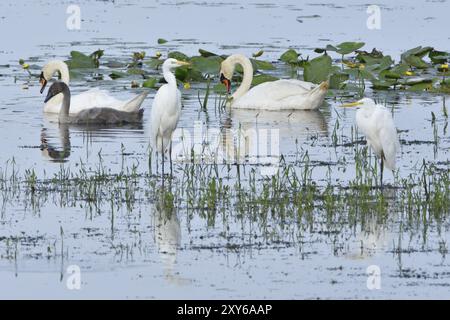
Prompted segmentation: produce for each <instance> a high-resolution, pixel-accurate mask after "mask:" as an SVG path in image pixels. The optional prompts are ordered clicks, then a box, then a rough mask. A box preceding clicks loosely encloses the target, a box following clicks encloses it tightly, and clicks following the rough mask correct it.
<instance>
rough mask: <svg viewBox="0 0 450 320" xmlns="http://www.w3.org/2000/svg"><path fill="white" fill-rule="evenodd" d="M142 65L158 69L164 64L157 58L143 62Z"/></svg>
mask: <svg viewBox="0 0 450 320" xmlns="http://www.w3.org/2000/svg"><path fill="white" fill-rule="evenodd" d="M144 63H145V64H146V65H148V66H149V67H150V68H152V69H158V68H159V67H160V66H161V65H162V64H163V63H164V61H163V60H160V59H157V58H152V59H150V60H148V61H145V62H144Z"/></svg>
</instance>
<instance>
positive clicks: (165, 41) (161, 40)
mask: <svg viewBox="0 0 450 320" xmlns="http://www.w3.org/2000/svg"><path fill="white" fill-rule="evenodd" d="M167 42H168V41H167V40H166V39H163V38H159V39H158V44H164V43H167Z"/></svg>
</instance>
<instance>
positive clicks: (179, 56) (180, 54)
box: [167, 51, 189, 61]
mask: <svg viewBox="0 0 450 320" xmlns="http://www.w3.org/2000/svg"><path fill="white" fill-rule="evenodd" d="M167 56H168V57H169V58H172V59H177V60H180V61H189V57H188V56H187V55H185V54H184V53H183V52H180V51H172V52H170V53H169V54H168V55H167Z"/></svg>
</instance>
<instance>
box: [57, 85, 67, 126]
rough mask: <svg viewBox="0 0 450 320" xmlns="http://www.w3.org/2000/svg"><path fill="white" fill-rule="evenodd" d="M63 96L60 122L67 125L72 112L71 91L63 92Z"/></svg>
mask: <svg viewBox="0 0 450 320" xmlns="http://www.w3.org/2000/svg"><path fill="white" fill-rule="evenodd" d="M62 95H63V101H62V105H61V110H59V122H60V123H65V122H67V120H68V118H69V111H70V91H69V90H67V89H65V90H64V91H63V92H62Z"/></svg>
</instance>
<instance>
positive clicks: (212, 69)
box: [191, 56, 223, 75]
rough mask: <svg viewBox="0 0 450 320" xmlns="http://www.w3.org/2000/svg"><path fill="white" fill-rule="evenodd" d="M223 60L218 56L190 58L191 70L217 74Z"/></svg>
mask: <svg viewBox="0 0 450 320" xmlns="http://www.w3.org/2000/svg"><path fill="white" fill-rule="evenodd" d="M222 61H223V58H222V57H219V56H210V57H207V58H205V57H192V58H191V64H192V68H193V69H195V70H198V71H200V72H201V73H206V74H214V75H216V74H218V73H219V71H220V64H221V63H222Z"/></svg>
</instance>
